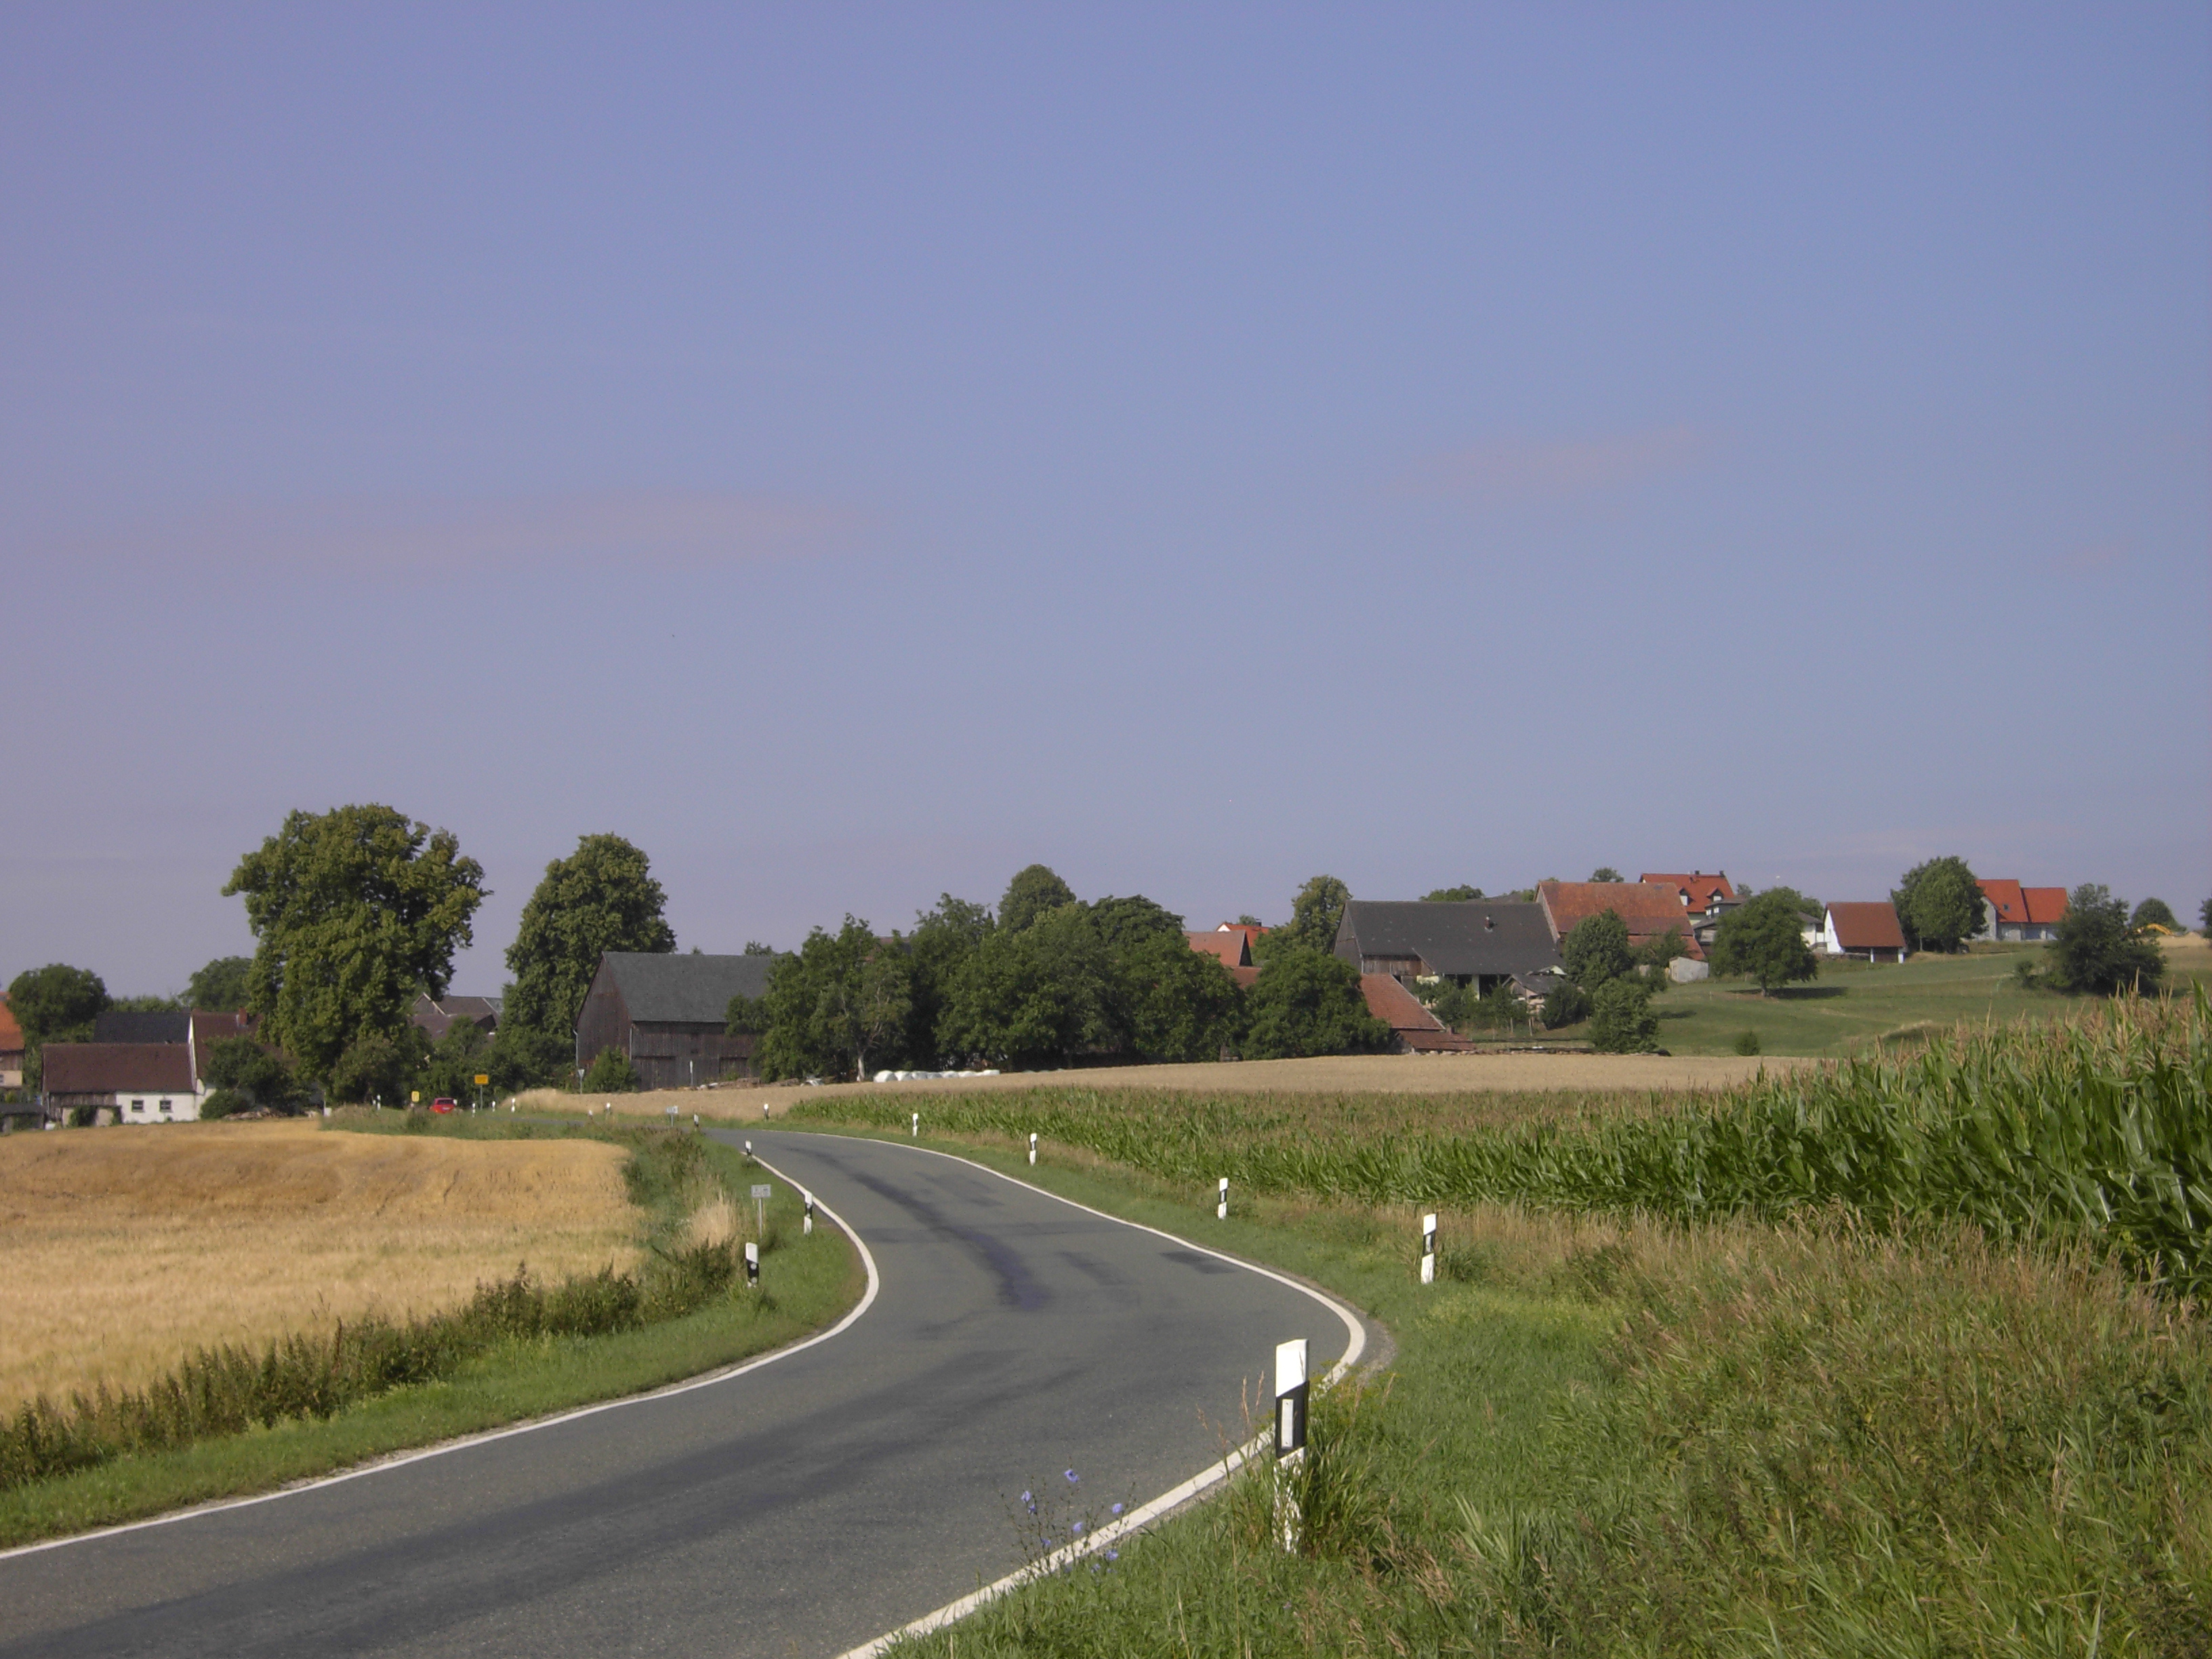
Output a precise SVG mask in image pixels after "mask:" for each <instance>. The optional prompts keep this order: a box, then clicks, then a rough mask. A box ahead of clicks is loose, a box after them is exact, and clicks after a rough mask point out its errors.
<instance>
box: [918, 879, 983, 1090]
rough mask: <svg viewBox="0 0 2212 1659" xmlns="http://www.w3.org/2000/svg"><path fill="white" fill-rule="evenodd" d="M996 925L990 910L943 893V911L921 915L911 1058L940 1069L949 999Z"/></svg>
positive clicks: (939, 901)
mask: <svg viewBox="0 0 2212 1659" xmlns="http://www.w3.org/2000/svg"><path fill="white" fill-rule="evenodd" d="M993 926H994V924H993V922H992V921H991V912H990V909H989V908H988V907H987V906H985V905H981V904H976V903H974V902H971V901H969V900H968V899H961V898H955V897H953V896H952V895H951V894H950V893H940V894H939V895H938V899H937V908H935V909H933V910H924V911H920V912H917V913H916V915H915V919H914V932H913V933H909V934H908V936H907V963H908V969H910V979H911V986H912V995H913V1012H912V1013H911V1014H909V1015H908V1019H907V1038H906V1052H907V1054H908V1058H909V1059H911V1060H915V1061H916V1062H918V1063H921V1064H922V1065H925V1066H936V1064H937V1063H938V1062H939V1060H940V1059H941V1058H942V1057H943V1055H944V1054H945V1050H944V1049H942V1048H939V1044H938V1040H937V1036H938V1029H939V1026H940V1025H941V1024H942V1023H943V1019H944V1013H945V996H946V994H947V991H948V988H949V987H950V986H951V982H952V976H953V975H954V974H955V973H956V972H957V971H958V969H959V967H960V964H961V963H963V962H965V961H966V960H967V959H968V957H969V956H970V955H971V954H972V953H973V952H974V951H975V947H976V946H977V945H981V943H982V942H983V940H984V939H986V938H987V937H988V936H989V934H990V933H991V931H992V927H993Z"/></svg>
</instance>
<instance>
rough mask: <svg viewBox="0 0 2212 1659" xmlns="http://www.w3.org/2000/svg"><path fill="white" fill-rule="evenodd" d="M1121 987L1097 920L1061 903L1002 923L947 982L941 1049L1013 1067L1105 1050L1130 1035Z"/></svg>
mask: <svg viewBox="0 0 2212 1659" xmlns="http://www.w3.org/2000/svg"><path fill="white" fill-rule="evenodd" d="M1119 989H1120V987H1118V986H1117V984H1116V983H1115V972H1114V963H1113V961H1112V958H1111V957H1110V955H1109V952H1108V951H1107V949H1106V943H1105V941H1104V940H1103V939H1101V938H1100V937H1099V936H1098V928H1097V923H1096V922H1094V921H1092V920H1091V916H1090V915H1089V913H1088V912H1087V911H1085V908H1083V907H1082V906H1081V905H1079V904H1075V903H1067V904H1063V905H1061V906H1060V908H1057V909H1054V910H1048V911H1046V912H1044V913H1043V914H1042V915H1039V916H1037V917H1036V918H1034V919H1033V920H1032V921H1030V925H1029V926H1028V927H1024V928H1022V929H1020V930H1019V931H1018V932H1009V931H1008V930H1007V929H1006V927H1004V926H1003V925H1002V926H1000V927H998V928H996V929H994V931H993V932H992V933H990V934H989V935H988V936H987V937H986V938H985V939H983V940H982V941H981V943H980V944H979V945H977V946H976V947H975V950H974V951H970V952H969V955H968V956H967V957H966V959H965V960H963V962H962V963H960V964H959V966H958V968H957V969H956V970H955V971H954V973H953V975H952V976H951V981H950V982H949V984H948V985H947V986H946V987H945V1004H944V1012H943V1014H942V1016H941V1019H940V1023H939V1030H938V1047H939V1049H940V1051H941V1052H943V1053H944V1054H946V1055H948V1056H963V1057H964V1056H968V1055H976V1056H981V1057H982V1058H985V1059H988V1060H993V1061H994V1062H995V1063H997V1064H1000V1065H1002V1066H1012V1067H1018V1068H1027V1067H1034V1066H1043V1065H1048V1064H1051V1063H1054V1062H1059V1061H1065V1060H1068V1059H1069V1058H1071V1057H1073V1055H1076V1054H1082V1053H1085V1052H1089V1051H1095V1050H1098V1049H1103V1048H1113V1047H1115V1046H1117V1045H1118V1044H1119V1043H1120V1042H1122V1041H1123V1040H1124V1039H1125V1037H1126V1035H1127V1034H1126V1032H1124V1031H1123V1030H1121V1028H1120V1026H1119V1025H1118V1024H1116V1022H1115V1002H1116V1000H1117V992H1118V990H1119Z"/></svg>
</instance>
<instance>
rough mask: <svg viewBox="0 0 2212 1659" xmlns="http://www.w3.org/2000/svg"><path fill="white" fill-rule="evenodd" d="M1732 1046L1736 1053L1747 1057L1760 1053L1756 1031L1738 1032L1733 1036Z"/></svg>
mask: <svg viewBox="0 0 2212 1659" xmlns="http://www.w3.org/2000/svg"><path fill="white" fill-rule="evenodd" d="M1734 1046H1735V1051H1736V1053H1738V1054H1744V1055H1751V1054H1758V1053H1759V1052H1761V1051H1760V1048H1759V1033H1758V1032H1756V1031H1752V1030H1743V1031H1738V1032H1737V1033H1736V1034H1735V1045H1734Z"/></svg>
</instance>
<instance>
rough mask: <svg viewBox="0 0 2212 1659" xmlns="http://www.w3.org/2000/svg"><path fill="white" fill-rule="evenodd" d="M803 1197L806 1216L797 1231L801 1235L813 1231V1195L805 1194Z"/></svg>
mask: <svg viewBox="0 0 2212 1659" xmlns="http://www.w3.org/2000/svg"><path fill="white" fill-rule="evenodd" d="M804 1196H805V1200H806V1216H805V1219H804V1220H802V1221H801V1222H800V1223H799V1231H800V1232H801V1233H805V1234H811V1233H812V1232H813V1231H814V1194H811V1193H807V1194H804Z"/></svg>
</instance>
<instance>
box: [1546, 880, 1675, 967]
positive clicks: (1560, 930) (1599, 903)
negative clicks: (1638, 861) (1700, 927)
mask: <svg viewBox="0 0 2212 1659" xmlns="http://www.w3.org/2000/svg"><path fill="white" fill-rule="evenodd" d="M1536 902H1537V904H1538V905H1539V906H1540V907H1541V908H1542V910H1543V913H1544V921H1545V923H1546V925H1547V926H1548V927H1550V928H1551V930H1552V939H1553V942H1554V943H1555V944H1556V943H1558V942H1559V941H1560V940H1563V939H1565V938H1566V936H1567V935H1568V934H1569V933H1572V932H1574V930H1575V925H1576V924H1577V922H1581V921H1586V920H1588V919H1589V917H1591V916H1596V915H1604V914H1605V912H1607V910H1610V911H1612V912H1613V915H1617V916H1619V917H1620V919H1621V921H1622V922H1624V923H1625V924H1626V926H1627V928H1628V943H1629V945H1630V947H1631V948H1632V949H1633V948H1634V947H1636V946H1638V945H1645V944H1649V943H1650V941H1652V940H1654V939H1659V938H1661V937H1662V936H1663V935H1665V934H1667V933H1679V934H1680V935H1681V938H1682V948H1683V953H1684V954H1685V955H1686V956H1687V957H1690V958H1691V959H1692V961H1698V962H1702V961H1704V960H1705V951H1704V948H1703V947H1702V946H1700V945H1699V943H1698V941H1697V938H1696V936H1695V935H1694V934H1693V933H1692V932H1691V931H1690V924H1689V919H1688V917H1687V916H1686V914H1685V913H1684V910H1683V907H1682V900H1681V896H1680V893H1679V892H1678V891H1677V890H1675V889H1674V888H1673V887H1670V886H1668V885H1665V884H1662V883H1658V882H1649V881H1546V882H1539V883H1538V884H1537V886H1536Z"/></svg>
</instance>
